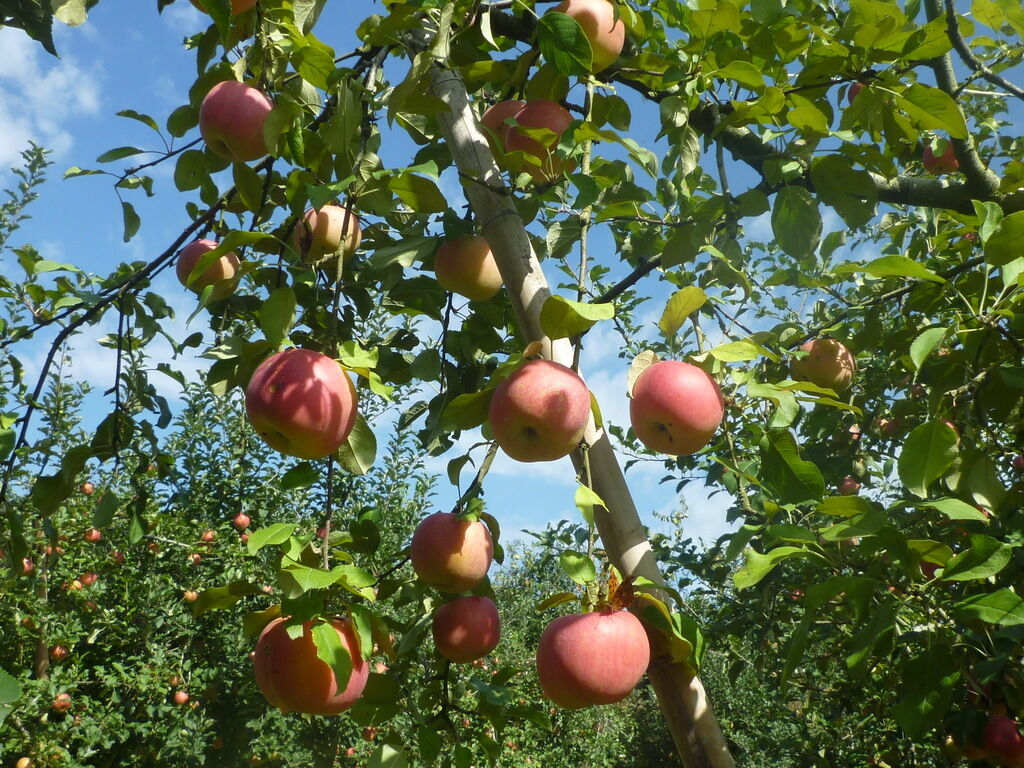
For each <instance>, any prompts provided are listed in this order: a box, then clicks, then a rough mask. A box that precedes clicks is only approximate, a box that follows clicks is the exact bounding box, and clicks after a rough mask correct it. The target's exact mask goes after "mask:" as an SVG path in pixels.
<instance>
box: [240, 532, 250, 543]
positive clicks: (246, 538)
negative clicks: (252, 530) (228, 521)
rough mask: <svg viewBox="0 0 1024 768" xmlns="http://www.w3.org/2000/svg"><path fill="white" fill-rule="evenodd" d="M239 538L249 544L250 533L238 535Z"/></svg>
mask: <svg viewBox="0 0 1024 768" xmlns="http://www.w3.org/2000/svg"><path fill="white" fill-rule="evenodd" d="M238 540H239V541H240V542H242V543H243V544H247V543H248V541H249V534H248V533H243V534H242V535H241V536H239V537H238Z"/></svg>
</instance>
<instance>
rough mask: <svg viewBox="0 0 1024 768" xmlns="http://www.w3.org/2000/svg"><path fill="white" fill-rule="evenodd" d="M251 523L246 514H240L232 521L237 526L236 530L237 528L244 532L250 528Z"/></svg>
mask: <svg viewBox="0 0 1024 768" xmlns="http://www.w3.org/2000/svg"><path fill="white" fill-rule="evenodd" d="M251 522H252V521H251V520H250V519H249V516H248V515H247V514H245V512H239V513H238V514H237V515H235V516H234V518H233V519H232V520H231V524H232V525H233V526H235V528H237V529H238V530H239V531H244V530H245V529H246V528H248V527H249V524H250V523H251Z"/></svg>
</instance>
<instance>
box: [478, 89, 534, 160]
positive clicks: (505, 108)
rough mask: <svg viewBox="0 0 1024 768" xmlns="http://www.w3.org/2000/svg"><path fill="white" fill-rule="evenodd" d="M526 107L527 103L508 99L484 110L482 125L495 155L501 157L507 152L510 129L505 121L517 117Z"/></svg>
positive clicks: (481, 119) (481, 118)
mask: <svg viewBox="0 0 1024 768" xmlns="http://www.w3.org/2000/svg"><path fill="white" fill-rule="evenodd" d="M525 106H526V102H525V101H519V100H518V99H506V100H505V101H499V102H498V103H497V104H492V105H491V106H489V107H488V108H487V109H486V110H484V113H483V115H482V116H481V117H480V124H481V125H483V126H484V128H485V129H486V130H485V131H484V133H485V134H486V136H487V143H488V144H490V145H491V151H493V152H494V153H495V154H497V155H501V154H503V153H504V152H505V136H506V134H507V133H508V129H509V126H508V124H507V123H506V122H505V121H506V120H507V119H508V118H510V117H515V116H516V113H517V112H518V111H519V110H520V109H522V108H523V107H525Z"/></svg>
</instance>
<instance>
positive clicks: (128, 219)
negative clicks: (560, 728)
mask: <svg viewBox="0 0 1024 768" xmlns="http://www.w3.org/2000/svg"><path fill="white" fill-rule="evenodd" d="M121 213H122V218H123V219H124V241H125V242H126V243H127V242H128V241H129V240H131V239H132V238H133V237H135V235H136V233H137V232H138V231H139V227H140V226H141V225H142V220H141V219H140V218H139V214H137V213H136V212H135V206H133V205H132V204H131V203H126V202H122V203H121Z"/></svg>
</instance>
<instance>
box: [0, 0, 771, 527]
mask: <svg viewBox="0 0 1024 768" xmlns="http://www.w3.org/2000/svg"><path fill="white" fill-rule="evenodd" d="M380 11H381V6H380V4H379V3H374V2H369V0H334V2H331V3H328V5H327V9H326V11H325V13H324V16H323V17H322V19H321V22H320V24H319V25H318V28H317V31H318V35H319V36H320V38H321V39H322V40H324V41H325V42H327V43H328V44H330V45H332V46H333V47H334V48H335V50H336V51H337V52H339V53H340V52H344V51H348V50H351V49H352V48H354V47H356V45H357V40H356V38H355V36H354V26H353V20H361V19H363V18H365V16H367V15H369V14H370V13H373V12H380ZM206 23H208V19H207V17H205V15H203V14H201V13H200V12H198V11H196V10H195V9H194V8H193V7H192V6H191V5H190V4H189V3H188V2H186V1H185V0H178V2H176V3H174V4H173V5H172V6H170V7H169V8H167V9H165V11H164V13H163V14H162V15H158V14H157V12H156V9H155V2H153V1H152V0H102V2H100V3H99V5H97V6H96V7H95V8H94V9H93V11H92V13H91V14H90V18H89V21H88V22H87V23H86V24H85V25H83V26H82V27H79V28H76V29H69V28H66V27H64V26H62V25H60V24H58V25H56V28H55V33H56V43H57V47H58V50H59V51H60V53H61V57H62V58H61V59H60V60H57V59H54V58H53V57H51V56H49V55H48V54H46V53H45V52H44V51H43V50H42V48H41V47H40V46H38V44H36V43H35V42H33V41H31V40H29V39H28V38H27V37H25V36H24V35H22V34H20V33H17V32H12V31H10V30H2V31H0V50H2V51H3V52H4V55H3V56H2V57H0V169H3V170H2V171H0V179H2V180H3V181H4V182H8V183H9V181H10V178H11V177H10V175H9V174H7V173H6V169H7V168H8V167H10V166H11V165H14V164H16V163H17V160H18V156H17V155H18V151H19V150H20V149H21V148H23V147H24V146H25V145H26V142H27V140H28V139H29V138H31V139H33V140H35V141H36V142H38V143H41V144H42V145H44V146H46V147H47V148H50V149H52V150H54V152H53V155H52V159H53V160H54V165H53V166H52V168H51V173H50V182H49V183H47V184H46V185H45V186H44V187H43V188H42V190H41V198H40V200H39V201H37V202H36V203H35V204H34V205H33V206H32V208H31V211H30V212H31V214H32V216H33V218H32V220H31V221H29V222H27V223H26V225H25V226H24V227H23V229H22V230H21V231H20V232H19V233H17V234H16V236H15V237H14V238H13V244H15V245H18V244H22V243H31V244H33V245H34V246H35V247H36V248H37V249H38V250H40V251H41V252H42V253H43V254H44V256H45V257H46V258H50V259H54V260H57V261H64V262H70V263H73V264H76V265H78V266H79V267H81V268H83V269H85V270H87V271H90V272H94V273H97V274H106V273H107V272H109V271H110V270H111V269H112V268H113V267H114V266H115V265H116V264H117V263H120V262H123V261H132V260H136V259H147V260H148V259H150V258H153V257H154V256H155V255H157V254H158V253H160V252H161V251H162V250H163V249H164V248H165V247H166V246H167V244H168V243H170V242H171V241H172V240H173V239H174V238H175V237H176V236H177V235H178V234H179V233H180V232H181V230H182V229H183V228H184V227H185V226H186V225H187V223H188V220H187V218H186V216H185V213H184V203H185V201H186V200H188V199H191V198H190V196H186V195H182V194H180V193H178V192H177V191H176V190H175V188H174V184H173V181H172V178H171V174H172V172H173V164H172V163H168V164H166V165H165V166H157V167H156V168H154V169H152V171H153V175H154V177H155V180H156V192H157V194H156V196H155V197H153V198H145V197H143V195H142V194H141V193H139V194H132V193H128V195H127V197H126V199H130V200H131V201H132V202H133V203H134V204H135V206H136V208H137V209H138V212H139V214H140V216H141V217H142V228H141V230H140V232H139V234H138V235H137V236H136V237H135V238H134V239H133V240H132V241H131V242H130V243H128V244H125V243H123V242H122V224H121V211H120V206H119V203H118V200H117V197H116V196H115V194H114V191H113V188H112V183H111V180H108V179H105V178H104V177H86V178H79V179H70V180H67V181H64V180H62V179H61V176H62V175H63V172H64V170H65V169H66V168H68V167H70V166H74V165H77V166H82V167H96V164H95V162H94V160H95V158H96V157H97V156H98V155H100V154H101V153H102V152H104V151H106V150H108V149H111V148H113V147H117V146H122V145H133V146H138V147H143V148H147V147H148V148H154V149H158V148H160V144H159V140H158V139H157V137H156V136H155V134H153V133H152V132H151V131H150V130H149V129H148V128H146V127H144V126H143V125H141V124H139V123H136V122H134V121H131V120H126V119H124V118H120V117H116V113H117V112H118V111H120V110H123V109H134V110H136V111H139V112H143V113H147V114H149V115H152V116H153V117H154V118H155V119H156V121H157V122H158V123H159V124H163V123H164V121H165V119H166V117H167V115H168V114H170V112H171V111H172V110H173V109H175V108H176V107H178V106H179V105H181V104H183V103H184V102H185V101H186V93H187V90H188V87H189V86H190V85H191V83H192V81H193V79H194V75H195V61H194V54H193V53H192V52H190V51H186V50H185V49H184V48H183V47H182V45H181V42H182V40H183V39H184V37H185V36H186V35H189V34H193V33H194V32H196V31H198V30H200V29H202V28H204V26H205V24H206ZM395 66H396V69H395V70H394V71H390V72H389V74H390V75H391V77H392V80H393V81H394V78H395V77H397V76H399V75H400V74H402V73H403V72H404V67H405V66H407V65H406V63H405V62H398V63H397V64H396V65H395ZM570 100H572V101H576V102H580V101H582V98H581V97H579V94H576V93H574V94H572V95H571V96H570ZM630 101H631V103H632V105H633V109H634V125H635V129H634V131H633V132H632V133H631V135H632V136H633V137H634V138H635V139H637V141H639V142H640V144H641V145H642V146H646V147H650V148H656V144H655V135H654V131H656V129H657V125H658V120H657V119H656V114H655V113H653V112H651V114H649V115H642V114H641V111H642V110H646V111H649V112H650V111H652V110H655V109H656V108H657V107H656V106H655V105H651V104H639V103H637V101H636V100H633V99H632V98H631V97H630ZM192 138H194V135H189V136H186V137H185V138H184V139H183V140H180V141H189V140H191V139H192ZM384 145H385V147H387V148H388V150H387V151H386V152H384V153H382V156H383V159H384V161H385V163H388V164H394V165H405V164H407V163H408V160H409V158H410V157H411V154H412V151H411V150H412V144H411V142H409V141H408V140H404V139H402V138H400V135H399V136H396V137H395V138H394V139H393V140H392V141H385V142H384ZM129 162H130V161H129ZM116 167H119V166H118V164H113V168H112V169H114V168H116ZM443 188H444V191H445V192H446V194H448V195H449V197H450V198H452V199H456V198H458V197H460V196H461V195H460V193H459V190H458V188H457V185H456V184H455V183H453V182H452V181H451V180H450V179H445V180H444V183H443ZM763 224H764V223H762V224H758V223H755V224H754V226H755V227H758V226H763ZM761 235H767V231H765V232H762V233H761ZM591 249H592V252H593V253H601V252H602V250H603V251H604V252H606V253H608V254H611V253H612V249H611V244H610V240H609V238H608V236H607V233H605V232H602V231H601V230H600V229H598V230H597V231H596V233H595V236H594V239H593V240H592V242H591ZM0 270H3V271H4V272H5V273H7V274H11V275H14V274H17V270H18V267H17V265H16V264H11V263H8V264H0ZM549 278H550V279H551V280H552V283H555V282H557V281H558V280H559V276H558V275H555V274H550V273H549ZM644 288H645V289H648V290H650V291H652V295H653V296H654V297H655V299H657V298H661V299H662V301H663V299H664V298H665V297H667V295H668V291H669V289H668V288H667V287H665V285H664V284H662V283H660V282H659V281H657V280H656V279H655V278H653V277H652V278H648V280H647V282H646V283H645V284H644ZM156 289H157V290H158V291H159V292H161V293H162V294H163V295H164V296H165V298H166V299H167V300H168V302H169V303H170V304H171V306H172V307H174V308H175V310H176V312H177V319H176V321H175V323H174V326H173V327H174V329H175V332H176V333H179V334H180V336H179V338H183V337H184V336H185V335H187V334H188V333H191V332H192V331H194V330H197V329H201V328H202V324H201V323H197V324H196V325H195V326H194V327H191V328H187V329H186V327H185V320H186V318H187V317H188V316H189V314H190V313H191V312H192V310H193V308H194V298H193V296H192V295H191V294H189V293H187V292H185V291H184V290H183V289H182V288H181V286H180V285H179V284H178V283H177V281H176V280H175V278H174V276H173V271H168V272H165V273H164V274H163V275H161V276H160V277H159V278H158V280H157V283H156ZM662 301H657V300H654V301H651V302H649V303H648V304H647V305H646V306H647V313H648V314H647V320H649V321H650V327H651V329H652V332H653V331H654V328H653V324H654V323H655V322H656V320H657V317H658V316H659V315H660V311H661V307H662ZM111 330H113V328H112V325H111V323H110V322H106V323H104V324H102V325H101V326H99V327H97V328H95V329H89V330H87V332H86V333H85V334H83V336H81V337H79V339H78V340H77V341H76V343H75V350H76V352H75V354H74V364H73V374H74V375H75V376H77V377H80V378H83V379H86V380H88V381H90V382H93V383H94V384H96V385H97V388H102V389H106V388H107V387H109V386H110V384H111V382H112V378H113V373H112V372H113V363H112V359H113V358H112V354H111V353H110V352H109V351H108V350H103V349H101V348H100V347H98V345H96V344H95V340H96V339H97V338H99V337H100V336H103V335H104V334H106V333H108V332H110V331H111ZM45 347H46V343H45V341H44V340H43V339H42V338H39V339H36V340H34V341H32V342H29V343H28V345H23V346H22V347H21V349H20V350H19V352H20V354H21V355H22V356H23V358H25V359H26V362H27V363H28V365H29V368H30V370H32V369H33V368H34V369H35V370H38V367H37V366H38V365H39V363H40V361H41V359H42V356H43V354H44V353H45ZM618 350H619V339H618V337H617V335H615V334H614V333H613V332H612V331H611V330H610V329H607V328H601V327H599V328H597V329H596V330H595V331H594V332H592V334H591V335H590V336H589V337H588V341H587V345H586V348H585V352H584V356H583V361H582V371H583V374H584V376H585V378H586V379H587V383H588V384H589V386H590V387H591V389H592V390H593V391H594V392H595V393H596V394H597V396H598V398H599V400H600V402H601V407H602V410H603V413H604V416H605V418H606V420H608V421H610V422H613V423H617V424H621V425H627V424H628V403H627V400H626V396H625V386H626V368H627V365H628V362H627V361H623V360H620V359H619V358H618V356H617V353H618ZM169 353H170V350H169V348H168V347H167V346H166V345H160V344H157V345H155V346H154V347H153V348H152V349H150V350H149V354H150V355H151V356H152V358H153V360H154V362H158V361H160V360H162V359H167V358H168V357H169ZM175 364H176V365H178V366H179V367H180V368H181V369H182V370H184V371H186V372H188V373H189V375H192V376H194V375H196V374H197V372H198V371H200V370H202V369H204V368H205V367H206V365H207V361H201V360H179V361H177V362H176V363H175ZM154 377H155V381H156V382H157V383H158V385H160V386H162V387H163V391H164V394H165V395H167V396H169V397H174V396H176V394H177V385H175V384H174V383H173V382H171V380H170V379H165V378H163V377H161V376H160V375H159V374H154ZM96 412H97V414H99V415H100V416H101V415H102V414H103V413H105V412H106V409H105V408H102V407H98V408H97V409H96ZM374 426H376V427H377V431H378V439H379V441H380V442H382V443H383V442H384V439H385V436H384V435H383V434H379V433H380V432H381V431H382V430H385V429H386V428H387V425H385V424H382V425H374ZM478 440H479V435H478V433H473V434H467V435H464V437H463V440H462V441H460V444H461V445H462V446H464V447H466V446H469V445H471V444H473V443H475V442H477V441H478ZM455 455H458V454H455V453H449V454H448V455H446V456H444V457H441V458H439V459H436V460H432V461H431V464H430V466H431V468H432V469H435V470H436V471H438V473H439V474H441V475H442V479H441V483H440V485H441V487H442V488H445V489H446V490H445V492H444V493H442V495H441V497H440V500H439V503H440V504H441V505H442V506H443V505H444V504H446V503H448V502H449V501H450V500H452V499H454V493H453V492H452V491H449V490H447V489H448V488H449V486H448V482H447V479H446V478H445V477H444V469H445V466H446V464H447V461H448V460H449V459H450V458H453V457H454V456H455ZM664 475H665V472H664V469H663V466H662V464H661V463H660V462H657V461H655V462H649V463H646V464H641V465H639V466H636V467H634V468H633V469H631V470H630V472H629V474H628V475H627V479H628V480H629V482H630V486H631V488H632V489H633V493H634V496H635V498H636V501H637V506H638V508H639V509H640V512H641V515H642V516H643V517H644V518H645V519H646V520H648V522H650V523H651V524H652V525H654V524H655V520H654V519H653V517H652V516H651V514H650V513H651V512H654V511H659V512H662V513H668V512H672V511H675V510H676V509H677V508H678V505H679V502H678V499H677V497H676V494H675V492H674V490H673V488H674V483H666V484H659V480H660V479H661V478H662V477H663V476H664ZM465 478H466V479H468V470H467V471H466V473H465ZM698 485H699V484H693V486H691V488H692V490H689V489H688V490H687V495H686V502H687V504H688V505H689V512H690V514H691V517H690V521H689V524H688V526H687V533H688V535H692V536H695V537H704V538H705V539H706V540H708V539H711V538H714V537H715V536H716V535H717V534H718V533H720V532H721V531H722V530H723V529H724V510H725V508H726V507H727V506H728V501H727V499H726V497H725V496H724V495H722V494H720V495H718V496H716V497H715V498H714V499H710V500H709V499H708V498H707V496H706V494H705V493H704V492H703V490H702V489H698V488H697V487H696V486H698ZM486 487H487V498H488V502H489V506H490V511H491V512H492V513H493V514H495V515H496V516H497V517H498V518H499V520H501V522H502V527H503V529H504V530H505V531H506V532H508V533H512V532H513V531H516V530H518V529H521V528H532V529H537V528H541V527H543V525H544V524H545V523H546V522H547V521H549V520H557V519H560V518H562V517H570V518H574V517H576V516H577V513H576V511H575V508H574V507H573V506H572V497H573V490H574V487H575V482H574V472H573V469H572V466H571V464H570V462H569V460H568V459H563V460H561V461H558V462H553V463H548V464H530V465H525V464H520V463H517V462H514V461H512V460H510V459H507V458H505V457H501V458H500V459H499V460H498V461H497V462H496V463H495V466H494V468H493V469H492V472H491V476H490V477H489V478H488V481H487V485H486Z"/></svg>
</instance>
